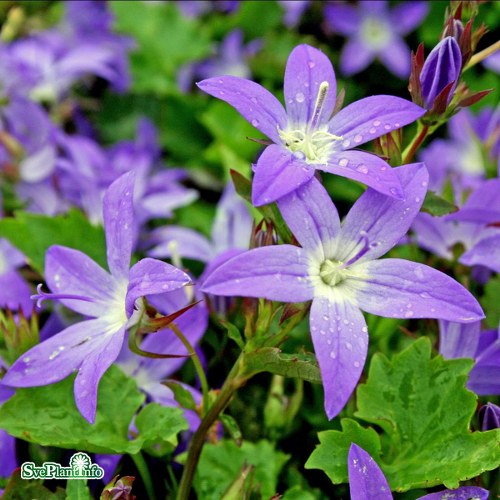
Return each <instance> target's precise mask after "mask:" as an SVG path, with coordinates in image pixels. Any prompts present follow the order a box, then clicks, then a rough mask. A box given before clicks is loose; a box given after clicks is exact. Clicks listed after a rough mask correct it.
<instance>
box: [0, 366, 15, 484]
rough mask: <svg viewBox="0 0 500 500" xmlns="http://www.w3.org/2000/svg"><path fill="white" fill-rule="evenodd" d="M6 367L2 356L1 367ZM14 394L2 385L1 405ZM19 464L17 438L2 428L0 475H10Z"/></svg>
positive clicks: (0, 388) (0, 438) (0, 435)
mask: <svg viewBox="0 0 500 500" xmlns="http://www.w3.org/2000/svg"><path fill="white" fill-rule="evenodd" d="M3 368H4V364H3V361H2V359H1V358H0V369H3ZM12 394H13V391H12V390H11V389H8V388H7V387H2V386H1V385H0V406H1V405H2V403H4V402H5V401H7V399H9V398H10V397H11V396H12ZM18 466H19V464H18V462H17V458H16V438H14V437H13V436H10V435H9V434H7V432H6V431H4V430H1V429H0V477H10V475H11V474H12V472H14V469H16V467H18Z"/></svg>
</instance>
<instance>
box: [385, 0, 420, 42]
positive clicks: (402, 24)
mask: <svg viewBox="0 0 500 500" xmlns="http://www.w3.org/2000/svg"><path fill="white" fill-rule="evenodd" d="M428 11H429V3H428V2H415V1H413V2H404V3H400V4H399V5H395V6H394V8H393V9H392V10H391V11H390V13H389V16H390V19H391V26H393V27H394V29H395V30H396V31H397V32H398V33H399V34H400V35H403V36H404V35H407V34H408V33H410V32H411V31H413V30H414V29H415V28H417V27H418V26H420V24H421V22H422V21H423V20H424V18H425V16H427V13H428Z"/></svg>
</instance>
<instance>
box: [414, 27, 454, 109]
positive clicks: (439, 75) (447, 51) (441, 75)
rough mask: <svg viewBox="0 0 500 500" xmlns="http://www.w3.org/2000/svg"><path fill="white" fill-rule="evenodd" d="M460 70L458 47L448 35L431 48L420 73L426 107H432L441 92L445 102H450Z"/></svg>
mask: <svg viewBox="0 0 500 500" xmlns="http://www.w3.org/2000/svg"><path fill="white" fill-rule="evenodd" d="M461 70H462V54H461V52H460V47H459V46H458V43H457V41H456V40H455V38H453V37H452V36H448V37H446V38H444V39H443V40H441V41H440V42H439V43H438V44H437V45H436V46H435V47H434V48H433V49H432V51H431V53H430V54H429V55H428V56H427V59H426V60H425V62H424V66H423V68H422V72H421V73H420V86H421V92H422V98H423V101H424V106H425V108H426V109H432V107H433V105H434V102H435V101H436V98H438V97H439V96H441V93H442V92H446V93H447V94H446V104H449V103H450V101H451V98H452V97H453V92H454V91H455V88H456V86H457V83H458V79H459V78H460V72H461ZM445 89H446V90H445Z"/></svg>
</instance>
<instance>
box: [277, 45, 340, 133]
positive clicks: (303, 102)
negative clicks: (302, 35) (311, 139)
mask: <svg viewBox="0 0 500 500" xmlns="http://www.w3.org/2000/svg"><path fill="white" fill-rule="evenodd" d="M323 82H327V83H328V92H327V94H326V98H325V101H324V104H323V106H322V111H321V115H320V118H319V120H318V122H317V123H318V124H322V123H326V122H327V121H328V120H329V119H330V116H331V114H332V112H333V108H334V107H335V101H336V97H337V83H336V79H335V72H334V71H333V66H332V63H331V62H330V60H329V59H328V57H327V56H325V54H323V52H321V51H320V50H318V49H315V48H314V47H311V46H310V45H306V44H302V45H298V46H297V47H295V48H294V49H293V50H292V52H291V53H290V56H289V57H288V61H287V63H286V71H285V84H284V92H285V103H286V111H287V114H288V117H289V122H288V127H289V128H290V127H292V128H295V127H294V126H296V127H300V126H302V127H303V126H304V125H306V124H307V123H309V122H310V121H311V119H312V116H313V112H314V108H315V104H316V99H317V98H318V91H319V86H320V84H321V83H323Z"/></svg>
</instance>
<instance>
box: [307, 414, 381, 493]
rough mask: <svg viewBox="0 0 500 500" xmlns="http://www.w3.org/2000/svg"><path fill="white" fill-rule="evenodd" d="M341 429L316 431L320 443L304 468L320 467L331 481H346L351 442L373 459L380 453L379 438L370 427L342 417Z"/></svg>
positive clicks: (335, 482) (337, 482) (336, 482)
mask: <svg viewBox="0 0 500 500" xmlns="http://www.w3.org/2000/svg"><path fill="white" fill-rule="evenodd" d="M341 426H342V431H323V432H320V433H318V438H319V442H320V444H319V445H318V446H317V447H316V449H315V450H314V451H313V452H312V454H311V456H310V457H309V459H308V460H307V462H306V465H305V468H306V469H320V470H322V471H324V472H325V473H326V474H327V476H328V477H329V478H330V479H331V481H332V483H334V484H339V483H345V482H347V452H348V450H349V448H350V446H351V444H352V443H356V444H357V445H358V446H361V448H363V449H364V450H365V451H367V452H368V453H369V454H370V455H371V456H372V457H373V458H374V459H376V458H377V457H378V456H379V455H380V438H379V436H378V434H377V433H376V432H375V430H373V429H372V428H368V429H365V428H363V427H361V425H359V424H358V422H356V421H355V420H351V419H349V418H343V419H342V421H341Z"/></svg>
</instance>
